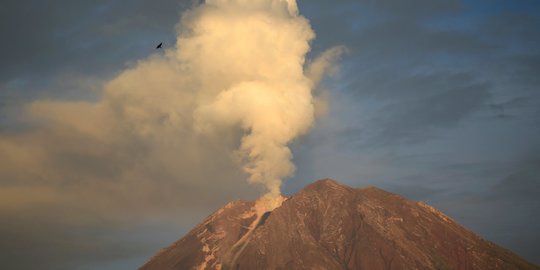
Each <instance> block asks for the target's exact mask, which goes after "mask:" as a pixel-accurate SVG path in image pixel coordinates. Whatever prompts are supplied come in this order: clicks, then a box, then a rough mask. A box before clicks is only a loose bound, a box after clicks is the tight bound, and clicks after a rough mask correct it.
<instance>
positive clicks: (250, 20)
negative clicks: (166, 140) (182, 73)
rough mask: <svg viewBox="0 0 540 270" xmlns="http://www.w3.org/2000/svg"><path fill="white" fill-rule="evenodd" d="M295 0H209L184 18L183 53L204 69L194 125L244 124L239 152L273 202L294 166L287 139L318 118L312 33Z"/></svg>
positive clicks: (180, 48)
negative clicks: (308, 62)
mask: <svg viewBox="0 0 540 270" xmlns="http://www.w3.org/2000/svg"><path fill="white" fill-rule="evenodd" d="M314 36H315V35H314V32H313V31H312V29H311V27H310V25H309V22H308V21H307V20H306V19H305V18H304V17H302V16H300V15H299V14H298V8H297V5H296V2H295V0H287V1H285V0H249V1H248V0H208V1H206V4H204V5H202V6H200V7H199V8H196V9H195V10H193V11H191V12H189V13H188V14H187V15H186V16H185V17H184V20H183V21H182V27H181V31H180V35H179V38H178V44H177V45H178V46H177V50H178V54H177V55H178V58H179V59H180V60H181V61H182V62H184V63H189V64H188V65H189V66H190V67H191V68H195V69H197V70H199V71H201V73H199V74H198V75H200V76H201V77H200V78H197V79H198V80H200V83H201V86H202V90H203V91H201V92H200V93H199V96H198V99H197V109H196V111H195V124H196V125H197V128H198V129H199V130H201V131H205V130H208V129H211V127H212V126H213V125H239V126H240V127H241V128H242V129H243V130H244V131H245V135H244V136H243V138H242V142H241V146H240V149H239V154H240V156H241V157H242V159H243V163H244V171H245V172H247V173H248V174H249V181H250V182H251V183H261V184H263V185H265V186H266V188H267V190H268V193H267V195H266V198H267V199H268V200H269V202H270V205H269V208H274V207H275V206H276V205H272V204H278V203H280V202H279V200H278V198H279V197H280V186H281V183H282V179H283V178H285V177H287V176H290V175H291V174H292V173H293V172H294V170H295V168H294V165H293V164H292V161H291V159H292V154H291V151H290V149H289V148H288V146H287V145H288V144H289V143H290V142H291V141H292V140H294V139H295V138H297V137H298V136H299V135H302V134H304V133H305V132H306V131H307V130H308V129H309V128H310V126H311V125H312V123H313V120H314V105H313V104H314V100H313V96H312V88H313V87H314V81H313V79H310V78H308V77H307V76H306V74H305V73H304V64H305V55H306V53H307V52H308V51H309V50H310V41H311V40H312V39H313V38H314Z"/></svg>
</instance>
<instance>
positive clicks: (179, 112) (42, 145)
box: [0, 0, 343, 210]
mask: <svg viewBox="0 0 540 270" xmlns="http://www.w3.org/2000/svg"><path fill="white" fill-rule="evenodd" d="M177 31H178V34H177V43H176V46H174V47H173V48H170V49H166V50H165V53H164V54H154V55H152V56H150V57H148V58H147V59H143V60H140V61H139V62H137V64H136V65H134V66H132V67H131V68H128V69H126V70H124V71H122V72H120V73H119V74H118V76H116V77H115V78H114V79H112V80H110V81H108V82H106V83H105V84H104V87H103V89H102V93H101V96H100V99H99V100H98V101H95V102H89V101H51V100H38V101H35V102H33V103H31V104H29V105H28V106H27V107H26V111H25V112H26V117H27V118H28V119H29V123H30V124H34V123H37V124H36V125H35V126H34V128H32V129H26V130H23V131H21V132H20V133H17V134H15V135H13V136H11V135H4V134H2V135H0V159H1V160H2V161H3V162H2V163H0V177H4V178H6V179H17V180H18V181H17V182H19V183H39V184H40V185H44V184H46V185H49V186H50V187H51V188H52V189H54V190H56V189H58V190H61V189H62V188H63V187H64V183H70V184H71V186H70V187H71V188H72V190H75V191H76V192H77V194H82V195H84V196H90V195H88V194H93V195H91V196H94V197H97V198H101V197H104V196H105V195H101V194H107V192H103V191H104V190H105V189H107V190H108V192H110V193H112V194H116V193H118V192H122V191H123V190H124V189H126V188H128V187H129V189H130V191H131V192H130V193H133V194H140V195H139V196H136V195H134V196H133V197H132V198H131V200H132V201H133V202H132V203H135V202H138V201H140V198H139V197H140V196H142V194H146V193H145V192H149V193H151V194H153V197H152V198H154V200H155V201H160V200H161V198H162V197H163V196H164V194H163V192H162V191H161V190H160V189H159V188H158V187H156V186H157V185H155V183H154V182H152V180H149V179H161V181H162V182H167V181H170V182H173V181H177V182H178V185H179V186H182V187H189V188H187V189H186V188H184V189H182V190H178V191H177V193H175V194H176V195H177V194H181V193H182V192H184V193H185V194H182V195H183V196H176V197H182V198H185V199H184V200H186V201H190V199H189V198H198V197H197V196H198V195H197V194H201V193H204V194H206V196H207V197H215V195H216V194H221V193H225V192H226V191H227V192H231V189H233V190H234V191H236V192H240V191H238V190H237V189H238V187H237V186H235V187H232V185H231V183H232V182H231V181H232V179H237V178H238V174H236V171H235V170H234V169H232V168H231V164H230V156H229V155H230V150H231V148H232V146H231V145H233V144H234V143H235V142H237V141H241V145H240V147H239V149H238V150H237V152H236V153H237V156H240V157H241V160H242V162H243V168H244V171H245V172H246V173H248V174H249V181H250V182H251V183H260V184H262V185H264V186H265V187H266V189H267V195H266V198H267V199H268V201H269V203H270V204H269V205H268V208H270V209H268V210H271V209H272V208H274V207H275V206H276V204H279V202H280V200H279V199H278V198H280V197H279V196H278V195H279V193H280V186H281V183H282V180H283V179H284V178H286V177H288V176H290V175H292V174H293V172H294V170H295V167H294V165H293V164H292V161H291V160H292V154H291V151H290V149H289V148H288V144H289V143H290V142H291V141H293V140H294V139H295V138H297V137H298V136H300V135H302V134H305V133H306V132H307V131H308V130H309V128H310V127H311V126H312V124H313V121H314V115H315V112H316V111H317V106H315V105H316V104H322V103H321V102H320V98H319V99H317V97H314V95H313V93H312V91H313V89H314V88H316V86H317V84H318V82H319V81H320V79H321V77H322V76H323V75H324V74H325V73H326V72H327V71H328V70H330V71H332V67H331V63H332V61H333V60H334V59H335V58H336V57H338V56H339V54H340V53H341V52H342V51H343V49H342V48H339V47H338V48H334V49H331V50H329V51H327V52H325V53H323V54H322V55H321V57H319V58H318V59H315V60H314V61H312V62H311V64H306V58H305V56H306V53H308V51H309V50H310V41H311V40H312V39H313V38H314V37H315V34H314V32H313V30H312V29H311V27H310V25H309V22H308V20H307V19H305V18H304V17H302V16H301V15H299V12H298V8H297V5H296V2H295V1H294V0H207V1H206V2H205V3H204V4H201V5H199V6H197V7H194V8H193V9H191V10H189V11H188V12H186V13H185V14H184V15H183V16H182V20H181V21H180V23H179V24H178V27H177ZM314 104H315V105H314ZM231 127H235V128H238V127H239V128H240V129H242V130H243V132H244V133H243V135H242V138H237V135H236V133H234V132H230V130H231ZM212 131H213V133H212ZM203 132H206V133H208V134H210V135H212V136H201V133H203ZM216 137H218V138H219V140H216V139H215V138H216ZM216 141H218V143H216ZM228 161H229V162H228ZM209 167H211V168H209ZM233 171H234V172H233ZM218 177H219V178H221V179H222V180H221V181H223V183H210V181H215V180H214V179H216V178H218ZM104 179H106V181H103V180H104ZM19 180H20V181H19ZM81 183H83V184H81ZM136 185H138V186H136ZM194 191H195V192H194ZM208 194H213V195H208ZM117 197H118V198H120V197H122V196H109V197H107V198H110V199H111V200H114V198H117ZM73 198H77V196H73ZM66 200H72V199H71V198H66ZM77 201H84V200H77ZM86 201H97V202H100V201H103V200H86ZM108 205H116V204H115V203H106V202H104V203H103V208H107V206H108ZM92 207H94V206H92Z"/></svg>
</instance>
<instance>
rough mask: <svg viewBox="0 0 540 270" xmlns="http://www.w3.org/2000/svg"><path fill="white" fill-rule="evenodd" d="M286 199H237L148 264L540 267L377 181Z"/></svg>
mask: <svg viewBox="0 0 540 270" xmlns="http://www.w3.org/2000/svg"><path fill="white" fill-rule="evenodd" d="M283 199H284V201H283V203H282V204H281V206H280V207H278V208H276V209H274V210H273V211H271V212H264V211H262V210H261V207H259V205H258V203H257V202H249V201H234V202H231V203H229V204H227V205H225V206H224V207H223V208H221V209H219V210H218V211H216V212H215V213H213V214H212V215H210V216H209V217H208V218H206V219H205V220H204V221H203V222H202V223H200V224H199V225H197V226H196V227H195V228H194V229H193V230H191V231H190V232H189V233H188V234H187V235H185V236H184V237H183V238H181V239H180V240H178V241H177V242H175V243H174V244H173V245H171V246H170V247H167V248H165V249H163V250H162V251H160V252H159V253H158V254H157V255H155V256H154V257H153V258H151V259H150V260H149V261H148V262H147V263H146V264H145V265H144V266H142V267H141V268H140V269H141V270H172V269H183V270H185V269H197V270H204V269H222V270H228V269H246V270H254V269H283V270H293V269H321V270H322V269H326V270H331V269H367V270H377V269H441V270H442V269H516V270H517V269H520V270H521V269H540V268H539V267H538V266H535V265H533V264H531V263H529V262H527V261H525V260H523V259H522V258H520V257H519V256H517V255H515V254H514V253H512V252H510V251H508V250H506V249H504V248H501V247H499V246H497V245H495V244H493V243H491V242H489V241H486V240H483V239H481V238H480V237H478V236H476V235H475V234H474V233H472V232H471V231H468V230H467V229H465V228H464V227H462V226H460V225H459V224H457V223H456V222H455V221H453V220H452V219H451V218H449V217H448V216H446V215H444V214H443V213H441V212H440V211H438V210H436V209H435V208H433V207H431V206H429V205H427V204H425V203H422V202H413V201H409V200H406V199H404V198H402V197H400V196H398V195H396V194H393V193H389V192H386V191H384V190H381V189H378V188H375V187H368V188H351V187H347V186H344V185H341V184H339V183H338V182H336V181H334V180H329V179H325V180H319V181H317V182H315V183H313V184H311V185H308V186H307V187H305V188H304V189H303V190H301V191H300V192H298V193H296V194H294V195H293V196H291V197H289V198H283Z"/></svg>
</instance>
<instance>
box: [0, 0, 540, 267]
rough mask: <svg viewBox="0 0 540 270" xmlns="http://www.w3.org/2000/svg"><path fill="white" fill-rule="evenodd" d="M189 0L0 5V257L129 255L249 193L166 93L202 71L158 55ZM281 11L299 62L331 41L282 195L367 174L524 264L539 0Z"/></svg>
mask: <svg viewBox="0 0 540 270" xmlns="http://www.w3.org/2000/svg"><path fill="white" fill-rule="evenodd" d="M198 5H199V3H198V2H197V1H178V0H175V1H172V0H163V1H155V0H154V1H147V0H131V1H126V0H116V1H100V0H97V1H91V2H88V1H67V0H56V1H48V0H45V1H26V2H24V3H23V2H21V1H12V0H4V1H2V2H1V3H0V34H1V36H2V40H4V44H3V46H2V50H0V59H2V61H0V220H1V221H2V222H0V239H2V240H1V241H0V265H3V266H9V267H8V268H10V269H36V268H40V269H60V270H62V269H134V268H137V267H138V266H140V265H142V264H143V263H144V262H145V261H146V260H147V259H148V258H149V257H150V256H152V255H153V254H155V253H156V252H157V251H158V250H159V249H160V248H162V247H165V246H167V245H169V244H170V243H172V242H174V241H176V240H177V239H179V238H180V237H181V236H182V235H183V234H185V233H186V232H187V231H189V230H190V228H192V227H193V226H194V225H196V224H197V223H198V222H200V221H201V220H202V219H203V218H204V217H206V216H207V215H209V214H210V213H211V212H213V211H214V210H216V209H218V208H219V207H221V206H222V205H224V204H225V203H227V202H228V201H231V200H235V199H255V198H257V197H258V196H260V195H261V194H263V193H264V192H265V190H264V188H262V187H261V185H252V184H247V181H246V179H247V178H249V175H246V174H245V173H244V172H243V171H242V166H239V164H238V162H237V161H235V158H234V154H231V153H236V152H235V149H238V148H239V147H241V146H239V144H240V143H241V142H240V138H241V137H242V136H244V135H245V134H244V133H243V131H242V130H241V129H238V128H231V127H222V126H218V127H215V128H216V129H218V130H219V132H214V133H211V134H205V135H204V136H203V135H201V134H198V133H196V132H192V131H191V130H188V129H186V128H185V125H192V124H194V123H195V124H196V123H198V122H197V121H195V120H193V121H194V122H192V120H190V119H191V117H192V115H191V112H192V111H191V109H188V108H191V107H190V106H191V104H192V103H189V100H191V98H192V96H191V95H190V94H186V93H185V92H182V91H179V92H175V91H171V90H170V89H176V88H174V87H175V86H176V85H182V86H184V87H186V89H188V90H186V91H189V89H191V88H197V87H202V88H201V89H206V88H204V87H206V86H204V87H203V86H200V84H201V82H203V84H204V83H209V84H213V83H216V84H219V83H221V80H217V82H216V76H212V75H215V74H212V73H209V74H206V73H204V72H207V71H208V72H210V71H212V72H214V71H215V70H210V71H209V69H208V67H206V66H202V67H201V66H197V67H196V68H195V67H194V68H193V70H198V71H200V70H202V71H204V72H196V73H195V72H194V71H192V70H188V71H186V70H185V69H182V67H178V66H175V65H174V63H172V62H170V61H169V58H167V57H168V55H167V54H168V53H170V52H173V51H174V50H175V48H176V47H175V42H176V39H177V36H178V35H179V34H178V33H184V34H185V35H189V33H187V34H186V33H185V32H189V31H185V30H186V29H187V28H186V27H183V26H182V25H181V24H179V22H180V19H181V17H182V16H181V14H182V13H183V12H184V11H186V10H188V9H195V7H196V6H198ZM298 10H299V13H300V14H301V15H302V16H304V17H305V18H306V19H307V20H308V22H309V24H310V26H311V28H312V30H313V33H314V37H312V38H313V39H311V38H310V36H309V33H308V34H307V35H306V36H305V37H303V39H302V41H305V42H309V44H310V45H311V49H310V51H309V52H307V59H306V62H305V69H306V70H309V67H310V65H311V64H312V63H318V62H317V60H318V59H321V57H320V56H321V55H325V52H328V49H332V48H346V50H342V54H341V56H340V57H339V56H336V57H335V59H333V60H332V61H330V62H333V63H334V65H335V66H332V68H329V69H328V72H327V76H325V77H324V78H323V79H322V81H321V82H320V84H319V85H318V86H317V87H316V88H315V89H314V91H315V94H316V95H317V97H319V98H320V99H321V100H323V101H324V102H322V105H321V106H319V107H317V106H316V108H315V109H316V110H315V114H316V115H317V117H316V118H315V119H314V122H313V123H311V122H310V123H311V129H310V130H309V131H305V132H304V131H303V130H300V131H298V132H297V133H294V136H292V135H291V136H290V140H289V137H287V138H288V139H287V140H286V143H287V144H288V145H290V149H291V153H292V156H293V158H292V162H293V163H294V166H295V167H296V172H295V173H294V175H292V176H290V177H288V178H287V179H286V180H285V182H284V183H283V186H282V192H283V193H284V194H286V195H290V194H294V193H295V192H297V191H298V190H300V189H301V188H302V187H304V186H305V185H307V184H309V183H311V182H313V181H315V180H317V179H322V178H327V177H328V178H333V179H336V180H338V181H340V182H342V183H344V184H347V185H350V186H354V187H363V186H368V185H375V186H378V187H380V188H383V189H385V190H388V191H391V192H395V193H398V194H400V195H402V196H405V197H406V198H408V199H411V200H417V201H424V202H427V203H428V204H430V205H433V206H434V207H436V208H438V209H440V210H441V211H443V212H444V213H446V214H448V215H449V216H450V217H452V218H454V219H455V220H456V221H457V222H459V223H460V224H462V225H464V226H465V227H467V228H469V229H471V230H472V231H474V232H476V233H477V234H479V235H480V236H482V237H483V238H485V239H487V240H490V241H493V242H495V243H497V244H500V245H502V246H504V247H506V248H508V249H510V250H512V251H514V252H516V253H517V254H519V255H521V256H523V257H524V258H526V259H528V260H530V261H532V262H535V263H537V264H540V260H539V259H538V258H540V232H539V231H538V229H537V228H538V227H540V218H539V217H538V213H540V196H539V195H540V154H539V150H540V139H538V138H540V79H539V78H540V3H539V2H538V1H533V0H518V1H504V0H489V1H488V0H472V1H454V0H447V1H432V0H411V1H398V0H377V1H375V0H342V1H322V0H311V1H307V0H299V1H298ZM191 14H192V16H191V17H193V18H195V19H191V17H189V16H188V17H187V19H184V25H185V24H188V25H189V23H190V22H192V21H196V18H197V16H198V15H197V14H198V13H191ZM193 14H195V15H193ZM184 18H186V17H184ZM298 25H303V24H302V22H298ZM283 27H284V28H279V29H280V31H281V30H282V31H284V32H286V33H289V32H287V31H289V30H290V29H293V30H294V29H296V28H289V26H288V25H287V26H283ZM293 30H291V32H290V33H291V35H292V36H293V37H294V36H295V35H299V33H303V34H305V33H306V32H295V31H296V30H295V31H293ZM297 30H298V29H297ZM308 32H309V31H308ZM6 41H7V42H6ZM160 42H163V43H164V47H165V48H166V50H161V51H160V50H155V46H156V45H157V44H158V43H160ZM261 42H264V40H263V41H261ZM276 42H277V41H276ZM283 42H288V40H285V41H283ZM264 44H266V43H264ZM287 44H288V43H287ZM303 44H304V43H299V46H300V47H299V49H298V50H299V51H298V52H297V51H294V53H291V54H290V57H292V58H294V59H296V58H295V57H300V56H301V55H302V54H303V53H304V51H303V47H302V46H303ZM186 46H187V45H186ZM336 46H337V47H336ZM340 46H343V47H340ZM184 48H185V47H184ZM227 48H234V46H229V47H226V48H223V49H221V48H217V49H216V48H214V50H213V51H215V52H216V53H219V54H221V55H228V54H227V53H229V51H228V49H227ZM210 49H212V47H211V48H210ZM259 49H260V51H261V52H270V51H272V52H273V49H267V50H265V49H266V47H265V46H262V45H261V47H260V48H259ZM277 52H279V53H280V54H279V55H289V54H288V53H289V52H290V51H289V50H283V51H280V50H277ZM182 53H183V52H179V54H180V55H182ZM257 55H258V54H257ZM183 57H186V59H188V60H185V61H189V59H190V58H189V57H190V54H187V53H186V55H183ZM218 57H220V56H218ZM260 57H263V56H260ZM257 59H258V60H261V61H257V62H264V63H273V62H272V61H273V60H272V59H281V57H269V58H264V57H263V58H260V59H259V58H257ZM283 59H289V58H283ZM322 59H324V57H323V58H322ZM229 63H230V62H224V63H221V64H223V65H224V66H227V67H230V66H229V65H228V64H229ZM239 63H242V64H246V65H248V62H242V61H239ZM210 64H211V65H210V66H214V64H216V66H220V62H217V61H216V62H212V63H210ZM311 66H314V65H311ZM254 67H258V66H254ZM233 68H239V67H236V66H232V67H231V69H233ZM269 70H270V71H271V72H270V73H272V72H273V71H272V70H271V69H269ZM179 72H180V73H185V74H188V75H189V76H187V75H185V76H184V75H183V76H180V75H178V73H179ZM200 74H202V75H200ZM272 74H274V73H272ZM276 74H277V75H276V76H278V75H279V76H282V75H283V74H281V73H276ZM191 75H193V76H191ZM197 76H200V78H203V79H204V78H211V79H208V80H206V81H205V80H201V81H197V82H193V81H191V80H190V79H189V78H191V77H197ZM205 76H206V77H205ZM299 76H300V75H299ZM270 77H271V76H270ZM197 78H198V77H197ZM200 78H199V79H200ZM283 81H289V80H285V79H284V80H283ZM190 87H191V88H190ZM208 87H213V85H210V86H208ZM203 92H204V91H203ZM205 93H206V92H205ZM208 93H209V92H208ZM210 94H211V93H210ZM210 94H209V95H210ZM203 99H204V98H203ZM208 104H209V105H210V107H212V106H214V105H216V104H214V103H208ZM218 105H219V104H218ZM178 108H182V109H178ZM205 108H206V107H205ZM165 116H166V117H165ZM175 117H176V118H175ZM178 119H180V120H178ZM186 119H188V120H186ZM241 121H247V120H245V119H242V120H241ZM306 121H307V120H306ZM242 123H244V122H242ZM251 128H252V127H251ZM243 134H244V135H243Z"/></svg>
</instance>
